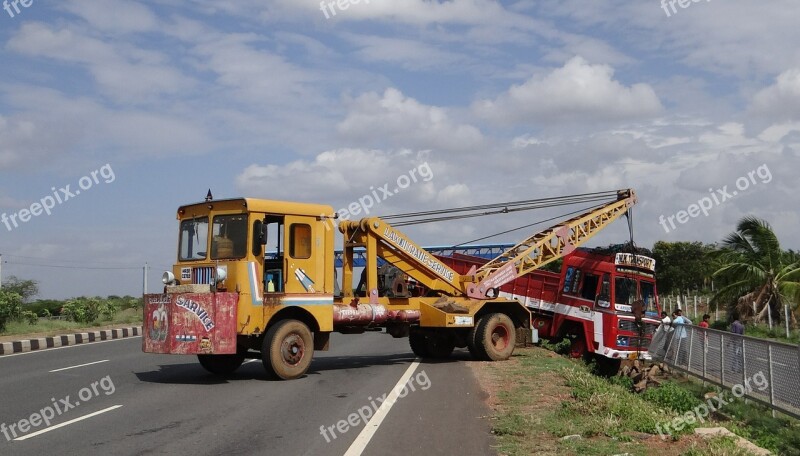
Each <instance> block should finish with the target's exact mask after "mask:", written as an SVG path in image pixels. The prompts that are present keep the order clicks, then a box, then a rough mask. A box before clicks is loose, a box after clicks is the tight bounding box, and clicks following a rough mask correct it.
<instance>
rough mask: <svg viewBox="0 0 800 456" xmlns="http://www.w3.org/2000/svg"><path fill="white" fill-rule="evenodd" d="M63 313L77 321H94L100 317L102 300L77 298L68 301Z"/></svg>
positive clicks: (62, 310)
mask: <svg viewBox="0 0 800 456" xmlns="http://www.w3.org/2000/svg"><path fill="white" fill-rule="evenodd" d="M61 313H62V314H63V315H64V316H66V317H67V319H68V320H71V321H74V322H77V323H92V322H94V321H95V320H97V318H98V317H100V300H98V299H95V298H76V299H71V300H69V301H67V303H66V304H64V307H62V308H61Z"/></svg>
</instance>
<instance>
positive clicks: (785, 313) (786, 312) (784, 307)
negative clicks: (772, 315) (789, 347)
mask: <svg viewBox="0 0 800 456" xmlns="http://www.w3.org/2000/svg"><path fill="white" fill-rule="evenodd" d="M783 310H784V318H783V319H784V320H785V321H786V338H787V339H788V338H790V337H792V336H791V334H790V333H789V305H788V304H785V305H784V306H783Z"/></svg>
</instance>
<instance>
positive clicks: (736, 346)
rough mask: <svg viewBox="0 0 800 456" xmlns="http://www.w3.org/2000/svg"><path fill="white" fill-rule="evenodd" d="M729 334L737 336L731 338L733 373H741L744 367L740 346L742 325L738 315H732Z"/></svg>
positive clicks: (742, 340) (742, 331) (742, 333)
mask: <svg viewBox="0 0 800 456" xmlns="http://www.w3.org/2000/svg"><path fill="white" fill-rule="evenodd" d="M731 332H732V333H734V334H737V336H733V371H734V372H737V373H738V372H741V371H742V366H743V365H744V359H743V355H744V353H743V350H742V344H743V343H744V338H743V337H742V336H744V325H743V324H742V322H741V321H739V315H738V314H734V315H733V323H731Z"/></svg>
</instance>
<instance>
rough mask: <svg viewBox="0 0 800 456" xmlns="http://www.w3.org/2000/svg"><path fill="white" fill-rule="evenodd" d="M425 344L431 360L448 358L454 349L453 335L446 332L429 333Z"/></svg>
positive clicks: (435, 331)
mask: <svg viewBox="0 0 800 456" xmlns="http://www.w3.org/2000/svg"><path fill="white" fill-rule="evenodd" d="M426 342H427V344H426V345H427V349H428V354H429V355H430V357H431V358H437V359H444V358H448V357H450V355H451V354H452V353H453V350H455V348H456V341H455V339H453V335H452V334H450V333H449V332H447V331H446V330H434V331H431V332H429V333H428V337H427V338H426Z"/></svg>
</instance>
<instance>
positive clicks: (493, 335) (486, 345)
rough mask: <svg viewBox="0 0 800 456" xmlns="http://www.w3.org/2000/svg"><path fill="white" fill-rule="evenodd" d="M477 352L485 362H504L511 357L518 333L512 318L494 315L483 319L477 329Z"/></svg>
mask: <svg viewBox="0 0 800 456" xmlns="http://www.w3.org/2000/svg"><path fill="white" fill-rule="evenodd" d="M474 345H475V351H476V352H477V354H478V358H479V359H482V360H484V361H502V360H506V359H508V358H510V357H511V354H512V353H514V345H516V331H515V330H514V322H513V321H511V317H509V316H508V315H506V314H502V313H493V314H488V315H485V316H483V317H481V319H480V321H479V322H478V325H477V326H476V327H475V339H474Z"/></svg>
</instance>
